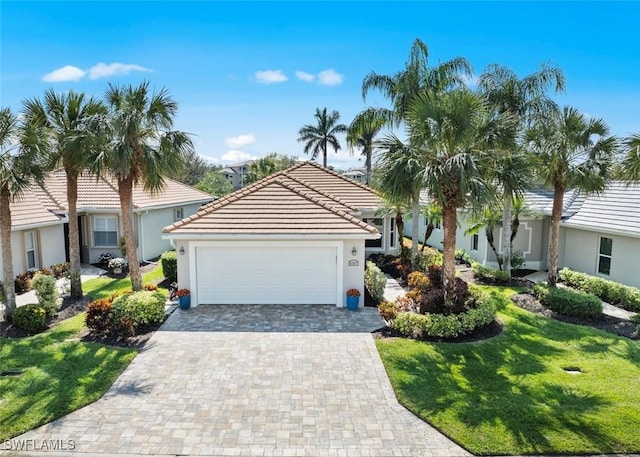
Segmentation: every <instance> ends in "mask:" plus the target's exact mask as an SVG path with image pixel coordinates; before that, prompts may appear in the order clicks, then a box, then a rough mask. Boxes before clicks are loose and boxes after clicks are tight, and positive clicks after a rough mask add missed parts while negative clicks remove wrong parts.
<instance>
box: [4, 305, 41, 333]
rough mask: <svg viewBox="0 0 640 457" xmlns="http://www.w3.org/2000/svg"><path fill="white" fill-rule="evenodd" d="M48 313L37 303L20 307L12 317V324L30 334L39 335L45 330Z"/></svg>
mask: <svg viewBox="0 0 640 457" xmlns="http://www.w3.org/2000/svg"><path fill="white" fill-rule="evenodd" d="M46 318H47V311H46V310H45V309H44V308H43V307H42V306H40V305H39V304H37V303H30V304H28V305H25V306H20V307H19V308H16V310H15V311H14V312H13V314H12V315H11V323H12V324H13V325H15V326H16V327H18V328H20V329H22V330H24V331H25V332H28V333H37V332H39V331H40V330H42V329H43V328H44V322H45V319H46Z"/></svg>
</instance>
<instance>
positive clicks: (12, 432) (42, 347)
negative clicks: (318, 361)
mask: <svg viewBox="0 0 640 457" xmlns="http://www.w3.org/2000/svg"><path fill="white" fill-rule="evenodd" d="M83 328H84V313H82V314H78V315H76V316H75V317H72V318H71V319H67V320H66V321H63V322H62V323H60V324H59V325H57V326H56V327H54V328H53V329H51V330H48V331H46V332H44V333H40V334H38V335H34V336H31V337H28V338H20V339H8V338H0V372H5V374H7V373H6V372H22V374H20V375H17V376H6V375H5V376H0V418H2V420H0V442H3V441H4V440H6V439H8V438H10V437H13V436H16V435H18V434H20V433H23V432H25V431H27V430H31V429H32V428H34V427H37V426H39V425H42V424H45V423H47V422H50V421H52V420H54V419H56V418H58V417H60V416H63V415H65V414H68V413H70V412H72V411H75V410H76V409H78V408H81V407H82V406H85V405H87V404H89V403H91V402H94V401H96V400H97V399H98V398H100V397H101V396H102V395H103V394H104V393H105V392H106V391H107V389H109V387H111V385H112V384H113V382H114V381H115V379H116V378H117V377H118V375H119V374H120V373H121V372H122V371H123V370H124V369H125V367H126V366H127V365H128V364H129V363H130V362H131V360H133V358H134V357H135V354H136V351H135V350H133V349H119V348H112V347H107V346H104V345H101V344H94V343H83V342H80V341H79V340H78V339H77V338H75V335H76V334H77V333H78V332H80V331H81V330H82V329H83Z"/></svg>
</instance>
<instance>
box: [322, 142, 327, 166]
mask: <svg viewBox="0 0 640 457" xmlns="http://www.w3.org/2000/svg"><path fill="white" fill-rule="evenodd" d="M322 166H323V167H325V168H327V142H326V141H323V142H322Z"/></svg>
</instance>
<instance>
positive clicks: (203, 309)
mask: <svg viewBox="0 0 640 457" xmlns="http://www.w3.org/2000/svg"><path fill="white" fill-rule="evenodd" d="M379 326H380V327H381V326H382V321H381V319H380V317H379V316H377V313H375V309H373V308H365V309H364V310H360V311H358V312H350V311H347V310H346V309H343V308H335V307H333V306H306V305H301V306H279V305H272V306H269V307H253V306H225V307H220V306H214V305H212V306H205V305H203V306H200V307H198V308H195V309H192V310H189V311H181V310H176V311H175V312H174V313H173V314H172V315H171V316H170V317H169V319H168V320H167V322H166V323H165V324H164V325H163V327H161V329H160V330H159V331H158V332H156V334H155V335H154V336H153V337H152V338H151V340H150V341H149V342H148V344H147V346H146V347H145V349H144V350H143V351H142V352H141V353H140V354H139V355H138V356H137V357H136V358H135V359H134V360H133V362H132V363H131V364H130V365H129V367H128V368H127V369H126V370H125V371H124V372H123V373H122V375H121V376H120V377H119V378H118V380H117V381H116V382H115V384H114V385H113V386H112V387H111V389H110V390H109V391H108V392H107V393H106V394H105V396H104V397H103V398H101V399H100V400H98V401H97V402H95V403H93V404H91V405H89V406H87V407H85V408H82V409H80V410H78V411H76V412H74V413H71V414H69V415H67V416H65V417H63V418H61V419H58V420H56V421H54V422H52V423H50V424H48V425H45V426H42V427H39V428H37V429H35V430H33V431H31V432H28V433H26V434H24V435H22V436H21V437H19V438H20V439H36V440H44V439H47V440H49V439H53V440H55V439H61V440H69V439H72V440H74V442H75V444H76V449H75V450H74V452H73V455H74V456H77V457H80V456H83V455H85V456H88V455H92V454H101V453H113V454H116V453H117V454H124V455H129V454H147V455H162V456H166V455H210V456H226V455H243V456H244V455H247V456H254V455H255V456H258V455H259V456H314V457H322V456H346V457H349V456H389V455H393V456H459V455H468V454H467V453H466V452H465V451H464V450H463V449H462V448H460V447H459V446H457V445H456V444H455V443H453V442H452V441H450V440H449V439H448V438H446V437H445V436H443V435H442V434H441V433H439V432H438V431H437V430H435V429H434V428H433V427H431V426H429V425H428V424H426V423H425V422H423V421H422V420H420V419H418V418H417V417H416V416H414V415H413V414H412V413H410V412H409V411H407V410H406V409H405V408H403V407H402V406H400V404H399V403H398V402H397V400H396V398H395V394H394V392H393V389H392V387H391V384H390V382H389V380H388V378H387V374H386V372H385V369H384V367H383V365H382V361H381V359H380V356H379V354H378V351H377V349H376V346H375V342H374V339H373V337H372V335H371V334H370V333H368V332H369V331H371V330H373V329H375V328H376V327H379ZM425 395H428V392H425ZM0 454H1V453H0ZM46 454H47V455H51V454H50V453H46ZM40 455H44V454H40Z"/></svg>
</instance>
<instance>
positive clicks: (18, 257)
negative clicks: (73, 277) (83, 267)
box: [0, 224, 65, 276]
mask: <svg viewBox="0 0 640 457" xmlns="http://www.w3.org/2000/svg"><path fill="white" fill-rule="evenodd" d="M25 232H35V233H36V234H37V235H36V236H37V240H38V241H37V243H38V250H37V252H38V260H39V265H40V268H42V267H50V266H51V265H53V264H55V263H61V262H64V261H65V252H64V232H63V226H62V224H59V225H52V226H48V227H40V228H35V229H30V230H17V231H14V232H11V255H12V258H13V273H14V275H16V276H17V275H19V274H20V273H23V272H25V271H26V270H27V267H26V265H27V258H26V252H25V243H24V235H25ZM2 274H3V270H2V253H1V252H0V275H2Z"/></svg>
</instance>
